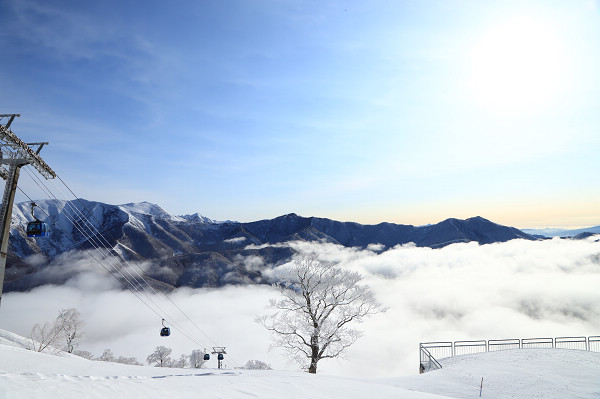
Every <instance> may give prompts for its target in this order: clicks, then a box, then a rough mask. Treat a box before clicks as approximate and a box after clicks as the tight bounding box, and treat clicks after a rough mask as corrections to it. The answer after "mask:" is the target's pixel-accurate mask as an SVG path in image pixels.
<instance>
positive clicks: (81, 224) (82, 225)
mask: <svg viewBox="0 0 600 399" xmlns="http://www.w3.org/2000/svg"><path fill="white" fill-rule="evenodd" d="M27 173H28V174H29V175H30V176H31V177H32V179H33V181H34V182H35V183H36V184H37V185H38V186H39V187H40V188H41V189H42V190H43V191H45V192H46V193H47V194H48V195H49V196H51V197H53V198H54V199H55V200H57V201H59V200H58V198H57V197H56V196H55V195H54V194H53V193H52V190H50V189H49V188H48V187H47V186H46V185H45V184H44V182H43V181H41V180H40V179H39V178H36V177H34V176H35V175H32V174H31V173H29V172H27ZM57 177H58V176H57ZM58 179H59V180H60V181H61V183H62V184H63V185H64V186H65V187H66V188H67V190H68V191H69V192H70V193H71V194H72V195H73V197H75V198H76V199H77V200H78V201H79V203H80V204H82V206H83V208H84V209H86V208H85V205H84V204H83V202H82V201H81V199H80V198H78V197H77V196H76V195H75V193H74V192H73V190H71V188H70V187H69V186H68V185H67V184H66V183H65V182H64V181H63V180H62V179H61V178H60V177H58ZM21 192H23V190H21ZM24 194H25V193H24ZM26 196H27V195H26ZM27 197H28V198H29V199H30V200H31V198H30V197H29V196H27ZM67 207H68V208H69V211H70V212H71V214H69V213H68V212H66V211H65V209H64V208H63V215H65V217H66V218H67V220H68V221H69V222H70V223H71V224H73V226H74V227H75V228H76V229H77V230H78V231H79V232H80V233H81V234H82V236H83V237H84V238H85V239H86V242H89V243H90V245H92V246H93V247H94V248H95V249H96V250H98V251H99V252H100V253H102V254H103V255H104V259H105V260H108V262H112V261H111V260H110V259H115V258H116V262H118V263H119V264H120V266H121V267H120V268H119V267H117V265H115V264H112V265H111V266H112V268H113V269H115V270H116V271H117V272H118V273H119V275H120V276H121V277H122V278H123V279H124V280H125V281H126V282H127V284H128V285H126V286H127V288H128V289H129V291H130V292H132V293H133V294H134V295H135V296H136V297H137V298H138V299H139V300H140V301H141V302H142V303H144V304H145V305H146V306H147V307H148V308H150V309H151V310H152V311H153V312H154V313H155V314H157V315H158V316H160V314H159V312H158V311H156V310H155V309H154V308H152V307H151V306H150V305H149V304H148V303H147V302H146V301H144V300H143V299H142V298H141V297H140V295H138V293H140V294H141V292H140V290H139V289H138V287H141V288H142V289H143V291H144V293H145V295H146V297H147V298H148V300H150V301H151V302H152V303H153V304H154V306H156V307H157V308H158V309H159V310H160V311H161V312H163V313H165V314H166V312H164V310H162V309H161V308H160V306H159V305H158V304H156V302H154V300H153V299H152V297H151V295H150V294H149V293H148V291H147V289H146V286H147V287H149V288H150V289H151V290H152V291H153V292H154V293H155V294H158V293H159V292H160V293H162V294H163V295H164V296H165V297H166V298H167V299H168V300H169V301H170V302H171V303H172V304H173V305H174V306H175V307H176V308H177V310H178V311H179V312H180V313H181V314H182V315H183V316H184V317H185V318H186V319H188V320H189V321H190V322H191V323H192V325H194V326H195V327H196V328H197V329H198V331H200V332H201V333H202V334H203V335H204V336H205V337H206V338H208V340H209V341H211V342H212V343H213V344H214V346H218V345H217V344H216V343H215V341H214V340H213V339H212V338H211V337H210V336H208V334H206V333H205V332H204V331H203V330H202V329H201V328H200V327H199V326H198V325H197V324H196V323H195V322H194V321H193V320H192V319H191V318H190V317H189V316H188V315H187V314H186V313H185V312H184V311H183V310H182V309H181V308H180V307H179V306H178V305H177V304H176V303H175V301H173V299H172V298H171V297H170V296H169V295H167V294H166V293H165V292H164V291H162V290H160V291H157V290H156V289H155V288H154V287H152V285H151V284H149V283H148V282H147V281H146V280H145V279H144V277H143V276H142V275H140V274H139V273H138V272H137V271H136V270H135V269H133V268H131V267H129V268H127V267H126V266H127V265H129V266H131V264H129V262H127V261H126V260H124V259H123V260H124V261H125V263H126V264H127V265H126V264H124V263H123V262H122V261H121V259H122V257H121V256H120V255H119V254H118V253H117V252H116V251H114V250H113V249H111V248H110V243H109V242H108V240H106V238H105V237H104V236H103V235H102V233H101V232H100V231H99V230H98V229H97V228H96V227H95V226H94V224H93V223H91V222H90V221H89V219H88V218H87V217H86V215H85V214H83V212H82V210H81V209H78V208H77V207H75V206H74V205H73V204H72V203H71V202H70V201H65V208H67ZM43 213H44V214H46V215H48V214H47V213H46V212H45V211H43ZM76 214H79V217H78V218H75V216H76ZM90 215H91V216H92V217H93V218H94V219H95V216H94V214H93V212H90ZM48 216H49V215H48ZM77 219H78V220H77ZM96 222H98V220H96ZM98 223H99V222H98ZM86 228H87V230H89V231H90V233H87V232H86V231H85V230H86ZM94 231H95V232H94ZM102 240H104V243H103V242H102ZM73 245H76V244H75V243H73ZM105 252H108V254H106V253H105ZM111 252H114V254H113V253H111ZM90 256H91V257H92V258H93V259H94V260H95V261H96V262H97V263H99V264H100V265H101V266H102V267H103V268H104V269H105V270H107V271H108V272H109V273H110V274H111V275H112V276H113V277H114V278H115V279H117V280H119V278H118V277H117V276H116V275H115V274H114V273H112V271H110V270H109V269H108V268H107V267H106V266H105V265H104V264H103V263H102V261H100V260H99V259H97V258H96V257H95V256H94V255H93V254H90ZM135 266H137V268H139V269H140V270H141V271H142V273H145V271H144V270H143V269H142V268H141V267H140V266H139V265H137V264H136V265H135ZM121 269H124V270H125V271H126V272H127V273H128V274H129V275H130V277H131V278H132V279H133V280H134V282H135V283H134V282H132V281H130V279H129V278H127V276H125V275H124V274H123V273H122V272H121ZM131 270H133V271H134V272H135V274H136V275H137V277H136V276H134V275H133V274H132V273H131ZM140 280H141V281H140ZM134 290H135V291H137V292H135V291H134ZM167 322H169V323H170V324H172V325H173V328H174V329H175V330H177V331H179V332H180V333H181V334H182V335H184V336H186V337H187V338H188V339H190V340H191V341H192V342H194V343H195V344H197V345H200V346H206V345H203V344H202V343H200V342H198V341H197V340H195V339H194V338H193V337H191V336H190V335H189V334H187V332H186V331H185V330H184V329H183V328H181V327H179V326H178V323H176V322H174V321H169V320H167ZM232 361H233V359H232Z"/></svg>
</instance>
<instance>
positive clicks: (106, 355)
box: [96, 349, 115, 362]
mask: <svg viewBox="0 0 600 399" xmlns="http://www.w3.org/2000/svg"><path fill="white" fill-rule="evenodd" d="M96 360H99V361H101V362H114V361H115V354H114V353H113V352H112V351H111V350H110V349H104V352H102V355H100V357H99V358H98V359H96Z"/></svg>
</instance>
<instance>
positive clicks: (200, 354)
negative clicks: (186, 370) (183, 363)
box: [190, 349, 206, 369]
mask: <svg viewBox="0 0 600 399" xmlns="http://www.w3.org/2000/svg"><path fill="white" fill-rule="evenodd" d="M205 353H206V350H203V351H201V350H200V349H196V350H193V351H192V353H191V354H190V366H191V367H193V368H195V369H199V368H201V367H202V366H203V365H204V363H206V360H204V354H205Z"/></svg>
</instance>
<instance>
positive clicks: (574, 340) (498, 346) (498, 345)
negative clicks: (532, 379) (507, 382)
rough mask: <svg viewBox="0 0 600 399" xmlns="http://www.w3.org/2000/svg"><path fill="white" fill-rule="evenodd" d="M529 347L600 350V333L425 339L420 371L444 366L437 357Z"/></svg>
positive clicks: (421, 346) (420, 348)
mask: <svg viewBox="0 0 600 399" xmlns="http://www.w3.org/2000/svg"><path fill="white" fill-rule="evenodd" d="M528 348H552V349H575V350H584V351H590V352H600V336H599V335H593V336H589V337H556V338H512V339H490V340H487V341H486V340H478V341H454V342H450V341H441V342H422V343H420V344H419V352H420V355H419V356H420V362H419V372H421V373H424V372H427V371H431V370H437V369H440V368H442V366H441V364H440V363H439V362H438V361H437V360H436V359H443V358H446V357H452V356H458V355H470V354H473V353H481V352H493V351H499V350H506V349H528Z"/></svg>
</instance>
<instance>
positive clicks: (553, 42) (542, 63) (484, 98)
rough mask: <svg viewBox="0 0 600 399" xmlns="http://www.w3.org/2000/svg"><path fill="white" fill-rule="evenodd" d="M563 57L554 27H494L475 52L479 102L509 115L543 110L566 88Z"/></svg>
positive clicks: (526, 21)
mask: <svg viewBox="0 0 600 399" xmlns="http://www.w3.org/2000/svg"><path fill="white" fill-rule="evenodd" d="M565 57H566V54H565V52H564V50H563V48H562V45H561V43H560V40H559V39H558V37H557V36H556V34H555V32H554V31H553V29H552V27H551V26H550V25H546V24H543V23H542V22H540V21H536V20H533V19H530V18H519V19H513V20H511V21H509V22H507V23H505V24H502V25H498V26H496V27H493V28H491V29H490V30H489V31H488V32H487V33H486V34H484V35H483V36H482V38H481V39H480V40H479V41H478V43H477V45H476V46H475V48H474V50H473V53H472V58H471V80H470V86H471V89H472V92H473V94H474V96H475V100H476V101H477V103H478V104H480V105H482V106H484V107H485V108H488V109H490V110H492V111H494V112H499V113H502V114H505V115H510V114H520V113H529V112H536V111H539V110H542V109H544V108H546V107H547V106H549V105H551V103H552V102H553V101H555V100H556V99H557V96H558V95H559V92H560V89H561V87H562V86H564V83H565V62H566V60H565Z"/></svg>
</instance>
